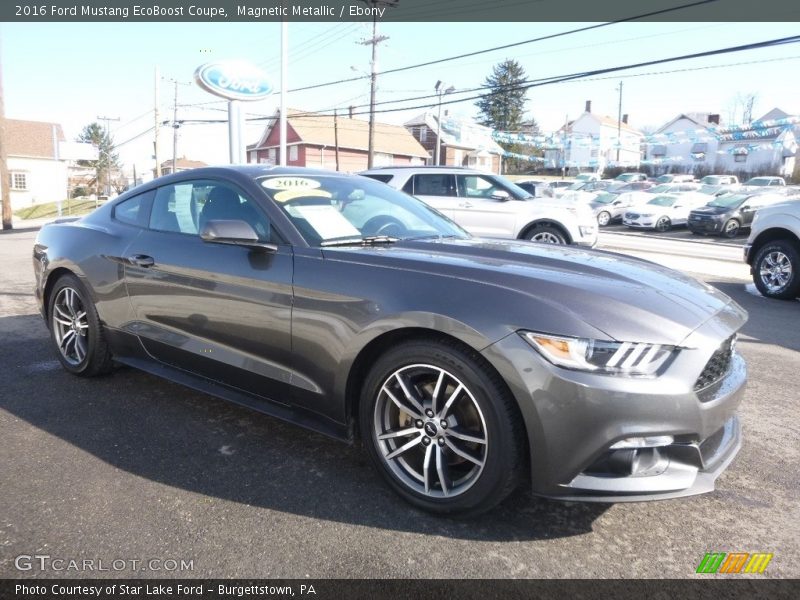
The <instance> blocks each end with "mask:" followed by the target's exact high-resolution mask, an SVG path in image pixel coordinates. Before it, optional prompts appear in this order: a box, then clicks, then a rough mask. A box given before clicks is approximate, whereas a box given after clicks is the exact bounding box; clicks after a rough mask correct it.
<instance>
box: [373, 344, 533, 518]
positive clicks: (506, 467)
mask: <svg viewBox="0 0 800 600" xmlns="http://www.w3.org/2000/svg"><path fill="white" fill-rule="evenodd" d="M359 421H360V426H361V432H362V438H363V440H364V444H365V446H366V448H367V452H368V453H369V455H370V458H371V459H372V461H373V463H374V464H375V466H376V467H377V469H378V471H379V472H380V473H381V475H383V477H384V478H385V479H386V481H387V482H388V483H389V485H390V486H391V487H392V488H393V489H394V490H395V491H396V492H397V493H398V494H399V495H400V496H402V497H403V498H404V499H405V500H407V501H408V502H410V503H412V504H414V505H415V506H418V507H420V508H422V509H425V510H427V511H430V512H434V513H438V514H451V515H452V514H460V515H465V514H478V513H481V512H484V511H486V510H489V509H490V508H492V507H493V506H495V505H496V504H497V503H499V502H500V501H502V500H503V499H504V498H505V497H506V496H507V495H508V494H509V493H511V491H513V489H514V488H515V487H516V485H517V482H518V481H519V479H520V476H521V473H522V464H523V450H522V449H523V447H524V444H523V433H522V425H521V419H520V417H519V416H518V414H517V409H516V406H515V403H514V400H513V398H512V397H511V395H510V393H509V392H508V391H507V390H506V389H505V386H504V385H503V383H502V380H500V378H499V376H498V375H497V374H496V373H495V372H494V371H493V370H492V369H491V368H490V367H489V366H488V365H486V363H485V362H483V360H482V359H481V358H480V356H479V355H477V353H475V352H472V351H470V350H468V349H464V348H462V347H461V346H459V345H457V344H454V343H452V342H450V341H448V340H439V341H436V340H430V341H428V340H420V341H414V342H407V343H404V344H401V345H399V346H397V347H394V348H392V349H391V350H389V351H388V352H387V353H385V354H384V355H383V356H381V357H380V358H379V359H378V361H377V362H376V363H375V366H374V367H373V368H372V370H371V371H370V373H369V375H368V377H367V379H366V381H365V383H364V386H363V388H362V390H361V402H360V414H359Z"/></svg>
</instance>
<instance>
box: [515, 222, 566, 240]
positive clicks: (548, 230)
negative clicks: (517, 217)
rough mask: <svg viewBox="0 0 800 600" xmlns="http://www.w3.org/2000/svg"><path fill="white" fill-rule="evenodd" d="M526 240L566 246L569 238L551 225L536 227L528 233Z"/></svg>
mask: <svg viewBox="0 0 800 600" xmlns="http://www.w3.org/2000/svg"><path fill="white" fill-rule="evenodd" d="M525 239H526V240H528V241H531V242H539V243H541V244H566V243H567V238H566V237H565V236H564V234H563V233H561V232H560V231H559V230H558V229H556V228H555V227H553V226H551V225H536V226H535V227H533V228H531V230H530V231H528V233H527V235H526V236H525Z"/></svg>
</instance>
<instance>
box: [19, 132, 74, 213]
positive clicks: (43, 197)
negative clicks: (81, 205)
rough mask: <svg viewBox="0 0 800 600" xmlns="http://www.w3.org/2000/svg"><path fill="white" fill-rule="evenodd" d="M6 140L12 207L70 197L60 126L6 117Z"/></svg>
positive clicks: (22, 206) (62, 135)
mask: <svg viewBox="0 0 800 600" xmlns="http://www.w3.org/2000/svg"><path fill="white" fill-rule="evenodd" d="M6 140H7V144H8V153H7V154H8V170H9V178H10V180H11V181H10V183H11V185H10V190H11V191H10V196H11V208H12V209H17V208H24V207H26V206H30V205H31V204H39V203H42V202H54V201H57V200H63V199H64V198H67V197H68V191H67V159H66V158H62V157H61V156H60V155H59V145H60V144H63V143H64V142H65V140H64V132H63V131H62V130H61V125H59V124H58V123H42V122H39V121H17V120H14V119H6Z"/></svg>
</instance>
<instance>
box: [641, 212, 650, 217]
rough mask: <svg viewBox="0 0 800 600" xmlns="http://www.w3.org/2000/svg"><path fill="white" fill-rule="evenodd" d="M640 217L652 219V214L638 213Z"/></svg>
mask: <svg viewBox="0 0 800 600" xmlns="http://www.w3.org/2000/svg"><path fill="white" fill-rule="evenodd" d="M639 216H640V217H652V216H653V213H639Z"/></svg>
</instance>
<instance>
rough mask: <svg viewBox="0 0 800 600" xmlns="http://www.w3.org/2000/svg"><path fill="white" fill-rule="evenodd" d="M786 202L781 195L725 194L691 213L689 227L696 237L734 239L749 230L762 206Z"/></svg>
mask: <svg viewBox="0 0 800 600" xmlns="http://www.w3.org/2000/svg"><path fill="white" fill-rule="evenodd" d="M785 200H786V195H785V194H781V193H756V194H753V193H746V194H724V195H722V196H717V197H716V198H714V200H712V201H711V202H709V203H708V204H706V205H705V206H701V207H700V208H695V209H694V210H692V212H690V213H689V220H688V222H687V224H686V225H687V227H688V228H689V231H691V232H692V233H695V234H704V235H707V234H710V235H722V236H724V237H726V238H734V237H736V235H737V234H738V233H739V231H740V230H741V229H746V228H749V227H750V225H751V224H752V223H753V217H754V216H755V214H756V211H757V210H758V209H759V208H761V207H762V206H767V205H769V204H774V203H776V202H781V201H785Z"/></svg>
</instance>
